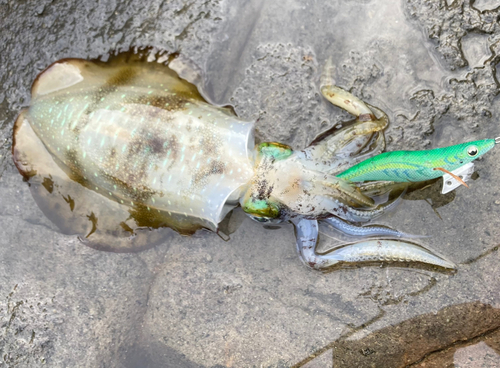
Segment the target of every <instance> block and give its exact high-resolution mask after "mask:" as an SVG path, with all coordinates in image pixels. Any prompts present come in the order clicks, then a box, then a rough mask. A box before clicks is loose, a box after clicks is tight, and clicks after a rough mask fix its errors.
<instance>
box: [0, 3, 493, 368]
mask: <svg viewBox="0 0 500 368" xmlns="http://www.w3.org/2000/svg"><path fill="white" fill-rule="evenodd" d="M449 3H450V2H446V1H430V0H405V1H402V2H396V3H394V2H393V1H345V2H344V1H337V2H330V3H328V4H325V2H323V1H309V2H308V3H307V4H306V3H301V2H292V1H284V2H279V3H277V4H271V2H265V1H237V2H234V1H231V2H229V1H192V2H187V1H181V0H175V1H169V2H161V1H150V2H139V1H134V0H130V1H126V2H116V1H106V2H99V3H86V2H84V3H82V2H74V1H66V2H62V1H56V0H55V1H45V2H37V3H22V2H17V1H8V0H0V23H1V24H2V29H1V30H0V38H1V41H2V42H0V84H1V88H0V203H1V207H0V225H1V229H2V230H1V232H2V236H1V237H0V252H1V254H0V260H1V266H0V321H1V323H0V326H1V329H2V337H1V338H0V350H1V354H0V363H1V366H5V367H39V366H40V367H41V366H50V367H67V366H78V367H126V368H135V367H197V368H198V367H254V366H255V367H289V366H295V367H301V366H304V367H319V366H321V367H331V366H334V367H337V366H338V367H343V366H346V367H348V366H360V367H362V366H370V367H372V366H375V367H404V366H411V367H424V366H425V367H443V366H452V364H454V365H455V366H457V367H458V366H459V367H469V366H484V367H487V366H494V364H495V362H498V354H499V347H498V346H499V343H498V327H499V326H498V320H499V316H498V313H499V312H498V310H499V308H500V285H499V281H498V278H497V277H496V275H497V274H498V272H499V267H500V266H499V264H500V263H499V257H500V255H499V252H498V244H499V241H498V239H500V220H499V219H500V216H499V213H500V206H499V205H498V203H500V202H498V200H497V197H498V194H499V189H498V185H497V183H498V182H500V173H499V172H500V170H499V164H498V154H499V153H498V152H496V151H495V150H494V151H492V153H491V154H488V155H487V156H486V157H485V158H484V159H483V160H481V161H479V162H478V164H477V165H476V168H477V170H478V177H477V178H476V180H475V181H473V182H472V183H471V184H470V189H469V190H466V189H465V188H459V189H458V190H457V191H456V193H455V198H454V200H452V201H451V202H450V199H449V198H448V199H443V198H440V197H439V196H435V194H433V193H428V194H426V195H428V197H426V198H428V200H429V203H430V204H432V207H431V206H430V205H429V203H427V202H426V201H424V200H408V201H404V202H403V203H402V204H401V205H400V206H399V207H398V208H397V210H396V211H395V212H393V213H390V214H388V215H387V216H385V217H384V218H382V219H380V221H379V223H383V224H386V225H390V226H392V227H395V228H398V229H400V230H402V231H406V232H410V233H416V234H428V235H432V238H429V239H424V240H423V241H422V243H425V244H426V245H428V246H430V247H432V248H433V249H435V250H436V251H438V252H440V253H442V254H444V255H446V256H447V257H448V258H451V259H452V260H453V261H454V262H456V263H457V264H458V266H459V269H458V272H457V273H456V274H444V273H438V272H433V271H432V270H426V269H420V268H414V267H409V268H405V267H394V266H388V265H381V267H364V268H353V269H345V270H337V271H335V272H332V273H325V274H323V273H319V272H314V271H310V270H308V269H306V268H305V267H304V266H303V265H301V264H300V261H299V260H298V257H297V256H296V254H295V250H294V247H295V246H294V242H295V239H294V234H293V228H292V227H291V226H283V227H281V228H280V229H277V230H265V229H263V228H262V226H261V225H259V224H257V223H254V222H252V221H251V220H249V219H245V220H243V221H242V223H241V224H240V226H239V228H238V229H237V231H236V232H235V233H234V234H233V235H232V240H231V241H229V242H224V241H222V240H221V239H219V238H218V237H217V236H216V235H214V234H199V235H198V236H196V237H191V238H185V237H180V236H179V237H177V238H175V239H174V240H173V241H171V242H169V243H168V244H162V245H159V246H157V247H155V248H153V249H150V250H148V251H144V252H141V253H137V254H115V253H106V252H99V251H95V250H93V249H90V248H86V247H85V246H83V245H82V244H80V243H79V242H78V240H77V239H75V238H74V237H71V236H64V235H62V234H60V233H59V232H58V231H57V230H56V229H55V227H54V226H53V225H52V224H51V223H50V221H49V220H47V219H46V218H45V217H44V216H43V214H42V213H41V211H40V210H39V209H38V207H37V206H36V204H35V203H34V201H33V199H32V197H31V195H30V193H29V189H28V188H27V185H26V183H23V182H22V179H21V176H20V175H19V174H18V173H17V170H16V169H15V167H14V166H13V164H12V162H11V159H10V146H11V143H12V142H11V135H12V126H13V122H14V120H15V117H16V115H17V113H18V112H19V110H20V108H21V107H23V106H26V105H27V104H28V103H29V88H30V85H31V82H32V81H33V79H34V78H35V76H36V75H37V74H38V73H39V72H40V71H41V70H43V69H44V68H45V67H46V66H48V65H50V64H51V63H52V62H54V61H55V60H57V59H61V58H64V57H81V58H96V57H99V56H100V55H106V54H109V53H110V52H112V51H113V50H123V49H128V48H130V47H131V46H139V47H141V46H153V47H155V48H157V49H158V50H166V51H169V52H173V51H179V52H181V53H182V54H183V55H185V56H186V57H188V58H189V59H191V60H192V61H193V62H194V63H195V64H196V65H197V66H198V67H199V69H200V70H201V71H202V73H203V81H204V82H203V85H202V86H201V87H202V88H203V90H204V91H205V93H206V94H207V95H208V97H209V98H210V99H211V100H212V101H214V102H216V103H219V104H228V103H230V104H233V105H234V106H235V109H236V111H237V112H238V113H239V115H240V116H242V117H245V118H247V119H256V120H257V124H256V125H257V139H258V140H261V141H263V140H276V141H281V142H283V143H287V144H291V145H293V146H294V147H298V148H301V147H303V146H305V145H307V143H308V142H309V141H310V140H311V139H312V138H314V136H315V135H316V134H318V133H320V132H321V131H322V130H324V129H326V128H328V127H330V126H332V125H336V124H339V123H341V122H342V121H346V120H348V119H349V117H348V115H347V114H346V113H343V112H341V111H339V110H338V109H336V108H333V107H331V106H329V104H328V103H326V102H325V101H324V100H323V99H322V98H321V96H320V94H319V79H320V75H321V71H322V66H323V64H324V63H325V61H326V60H327V59H328V58H329V57H331V58H332V62H333V64H334V65H335V67H336V69H335V72H334V77H335V79H336V83H337V84H338V85H340V86H342V87H344V88H347V89H349V90H351V91H353V92H354V93H355V94H356V95H358V96H359V97H361V98H362V99H364V100H365V101H367V102H369V103H371V104H372V105H375V106H378V107H380V108H382V109H383V110H384V111H386V112H387V113H388V115H389V117H390V119H391V125H390V127H389V129H388V132H387V137H388V138H389V139H388V149H389V150H394V149H420V148H430V147H437V146H444V145H448V144H454V143H459V142H462V141H465V140H473V139H479V138H486V137H495V136H498V135H500V134H499V128H498V123H497V121H498V118H499V116H500V111H499V110H500V109H499V107H498V96H497V95H498V92H499V83H498V76H497V71H496V67H497V64H498V62H499V61H500V59H499V56H498V52H500V49H499V45H500V32H499V29H498V27H499V25H498V15H499V14H498V12H499V10H498V8H494V6H495V5H494V4H493V5H491V4H482V5H481V7H479V2H476V3H474V2H469V1H459V0H457V1H454V2H452V3H451V4H449ZM488 6H489V7H488ZM479 9H480V10H479ZM353 14H358V15H362V16H355V17H353V16H352V15H353ZM105 57H106V56H104V58H105ZM409 199H414V198H409ZM451 199H453V198H451ZM497 202H498V203H497ZM444 204H445V205H444ZM437 214H439V217H438V215H437ZM323 242H324V243H325V244H323V245H322V246H323V247H324V248H325V249H326V248H328V242H327V241H326V240H325V239H323ZM466 357H468V359H466ZM472 360H473V361H474V364H476V365H471V364H472V363H471V361H472Z"/></svg>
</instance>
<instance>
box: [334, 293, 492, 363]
mask: <svg viewBox="0 0 500 368" xmlns="http://www.w3.org/2000/svg"><path fill="white" fill-rule="evenodd" d="M481 341H483V342H485V343H486V344H487V345H488V346H489V347H491V348H492V349H493V350H495V351H496V352H497V353H499V354H500V309H496V308H493V307H491V306H490V305H485V304H482V303H479V302H474V303H467V304H459V305H455V306H452V307H448V308H444V309H441V310H440V311H439V312H437V313H436V314H434V313H430V314H426V315H422V316H418V317H416V318H412V319H410V320H408V321H404V322H402V323H400V324H398V325H396V326H390V327H387V328H384V329H381V330H379V331H377V332H375V333H372V334H370V335H369V336H367V337H365V338H363V339H361V340H358V341H345V340H344V341H339V342H337V343H335V344H334V346H333V367H426V368H429V367H448V366H451V367H453V366H454V364H453V357H454V354H455V352H456V351H457V350H458V349H460V348H463V347H464V346H468V345H473V344H477V343H479V342H481Z"/></svg>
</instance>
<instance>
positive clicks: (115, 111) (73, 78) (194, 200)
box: [13, 55, 453, 269]
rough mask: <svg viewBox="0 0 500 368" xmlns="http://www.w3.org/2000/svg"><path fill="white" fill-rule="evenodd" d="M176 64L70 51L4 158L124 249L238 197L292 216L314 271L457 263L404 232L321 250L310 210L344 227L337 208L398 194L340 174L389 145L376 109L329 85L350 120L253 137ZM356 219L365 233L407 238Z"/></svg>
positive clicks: (83, 229)
mask: <svg viewBox="0 0 500 368" xmlns="http://www.w3.org/2000/svg"><path fill="white" fill-rule="evenodd" d="M177 61H178V60H174V61H172V62H171V63H170V66H167V65H164V64H162V63H159V62H146V61H144V60H143V59H142V58H141V57H140V56H138V55H127V56H126V57H117V58H114V59H113V61H111V62H107V63H104V62H97V61H86V60H80V59H65V60H61V61H58V62H56V63H54V64H53V65H51V66H50V67H49V68H47V69H46V70H45V71H44V72H43V73H41V74H40V75H39V76H38V77H37V79H36V80H35V82H34V84H33V87H32V101H31V104H30V107H29V108H28V109H25V110H24V111H23V112H22V113H21V114H20V115H19V117H18V119H17V121H16V124H15V128H14V145H13V156H14V161H15V163H16V166H17V167H18V169H19V171H20V173H21V174H22V175H23V176H24V177H25V179H27V180H28V181H29V184H30V189H31V192H32V194H33V196H34V198H35V200H36V201H37V203H38V205H39V206H40V208H41V209H42V211H43V212H44V213H45V214H46V215H47V216H48V217H49V218H50V219H51V220H52V221H53V222H55V223H56V224H57V225H58V227H59V228H60V229H61V230H62V231H63V232H65V233H68V234H79V235H80V239H81V240H82V241H84V242H85V243H87V244H88V245H90V246H94V247H97V248H99V249H105V250H112V251H133V250H139V249H144V248H146V247H149V246H152V245H154V244H157V243H158V242H160V241H162V240H164V236H165V235H166V234H165V233H166V232H168V231H169V230H168V229H174V230H175V231H177V232H179V233H181V234H185V235H189V234H193V233H194V232H196V231H197V230H199V229H209V230H212V231H216V232H219V233H220V232H221V228H220V223H221V222H222V221H223V219H224V217H225V216H226V214H227V213H228V212H229V211H231V210H232V209H233V208H235V207H236V206H238V205H241V206H242V208H243V210H244V211H245V212H246V213H247V214H248V215H249V216H250V217H252V218H253V219H255V220H257V221H259V222H273V223H274V222H281V221H291V222H293V223H294V224H295V226H296V229H297V246H298V249H299V254H300V255H301V257H302V259H303V261H304V263H306V264H308V265H309V266H311V267H313V268H318V269H319V268H324V267H329V266H331V265H333V264H337V263H339V262H360V261H366V260H368V261H373V260H377V259H378V260H400V261H401V260H403V261H412V260H414V261H418V262H423V263H431V264H434V265H437V266H439V267H444V268H452V267H453V264H452V263H451V262H449V261H446V260H444V259H443V258H441V257H438V256H436V255H434V254H432V253H431V252H429V251H428V250H425V248H423V247H419V246H417V245H415V244H410V243H405V242H395V241H391V242H390V243H384V244H385V247H384V246H382V248H380V247H378V248H377V246H375V245H376V243H374V242H375V241H374V240H368V241H365V242H363V243H359V244H357V245H356V247H355V248H346V247H343V248H342V250H341V251H339V252H338V253H335V250H334V251H333V252H331V253H329V256H328V257H326V255H325V256H322V255H317V254H316V253H315V252H314V247H315V245H316V240H317V236H318V227H317V221H318V220H321V221H325V222H326V223H330V225H331V226H333V227H337V228H339V229H341V230H342V229H348V228H349V229H350V228H351V227H352V225H350V224H348V226H338V225H336V224H337V222H336V221H334V219H335V220H337V219H338V218H340V219H342V220H344V223H345V222H346V221H347V222H348V223H353V222H356V223H357V222H368V221H369V220H371V219H373V218H375V217H377V216H380V215H381V214H382V213H383V212H384V211H385V210H386V209H388V208H390V207H392V206H394V205H395V204H396V203H397V201H396V202H387V203H385V204H382V205H378V206H374V201H373V199H372V198H371V197H370V193H371V192H368V191H366V192H364V191H363V189H362V188H361V189H360V188H358V187H356V186H355V185H353V184H351V183H349V181H348V180H344V179H342V178H339V177H337V176H336V175H337V174H339V173H341V172H344V171H345V170H347V169H348V168H349V167H351V166H353V165H355V164H358V163H359V162H361V161H363V160H365V159H367V158H370V157H372V156H374V155H376V154H379V153H381V152H382V151H383V150H384V147H385V142H384V135H383V129H384V128H385V127H386V126H387V117H386V115H385V114H384V113H383V112H382V111H380V110H378V109H375V108H369V107H368V106H367V105H365V104H364V103H363V102H362V101H360V100H359V99H357V98H356V97H354V96H352V95H351V94H350V93H348V92H346V91H344V90H342V89H340V88H338V87H335V86H332V85H330V84H326V85H324V86H323V87H322V93H323V95H324V96H325V97H326V98H327V99H328V100H329V101H330V102H332V103H334V104H335V105H337V106H340V107H342V108H344V109H346V110H347V111H349V112H351V113H352V114H354V115H355V116H356V119H355V121H354V122H353V123H352V124H350V125H348V126H346V127H344V128H342V129H339V130H334V131H327V132H325V133H323V134H322V135H320V136H318V138H317V139H316V140H315V141H314V142H313V143H312V144H311V145H310V146H309V147H307V148H306V149H304V150H300V151H294V150H292V148H290V147H289V146H286V145H283V144H279V143H272V142H271V143H263V144H260V145H257V146H255V143H254V138H253V123H251V122H246V121H243V120H241V119H239V118H238V117H237V116H236V115H235V114H234V113H233V112H232V110H231V109H229V108H225V107H217V106H213V105H211V104H209V103H208V102H207V101H206V100H205V99H204V98H203V97H202V96H201V95H200V93H199V92H198V89H197V88H196V87H195V86H194V85H193V84H191V83H189V82H187V81H186V80H184V79H182V78H180V77H179V75H178V74H177V73H176V72H175V71H174V66H175V65H176V63H177ZM179 65H180V63H179ZM368 147H369V148H368ZM385 187H388V188H390V185H389V186H385ZM388 190H390V189H388ZM329 219H330V221H329ZM362 229H363V228H361V230H360V231H361V234H363V230H362ZM365 229H367V231H366V235H367V236H374V234H375V235H376V236H382V237H383V236H387V237H393V238H394V237H403V236H404V235H405V234H403V233H399V232H397V231H395V230H392V229H386V230H387V231H386V230H384V228H382V227H377V228H368V227H366V228H365ZM368 230H369V231H368ZM389 230H390V231H389ZM349 231H351V230H349ZM376 249H381V250H380V252H379V253H377V251H376ZM363 252H365V253H363ZM412 254H413V255H414V259H412ZM426 256H428V257H427V258H426Z"/></svg>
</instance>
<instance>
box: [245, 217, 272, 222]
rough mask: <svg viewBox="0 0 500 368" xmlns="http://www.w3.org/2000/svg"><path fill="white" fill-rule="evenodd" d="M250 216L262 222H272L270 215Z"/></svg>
mask: <svg viewBox="0 0 500 368" xmlns="http://www.w3.org/2000/svg"><path fill="white" fill-rule="evenodd" d="M250 218H251V219H252V220H254V221H257V222H261V223H266V222H271V219H270V218H268V217H259V216H250Z"/></svg>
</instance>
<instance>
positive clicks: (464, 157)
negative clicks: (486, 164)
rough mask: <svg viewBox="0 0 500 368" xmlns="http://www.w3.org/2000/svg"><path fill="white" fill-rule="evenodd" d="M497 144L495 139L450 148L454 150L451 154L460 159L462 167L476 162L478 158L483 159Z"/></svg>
mask: <svg viewBox="0 0 500 368" xmlns="http://www.w3.org/2000/svg"><path fill="white" fill-rule="evenodd" d="M495 144H496V140H495V139H483V140H479V141H473V142H466V143H462V144H458V145H456V146H451V147H448V148H452V149H453V151H454V152H451V154H452V155H454V156H456V157H457V158H458V159H459V161H460V165H463V164H467V163H469V162H472V161H474V160H475V159H476V158H479V157H481V156H482V155H484V154H485V153H486V152H488V151H489V150H490V149H492V148H493V147H494V146H495ZM444 149H446V148H444Z"/></svg>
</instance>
